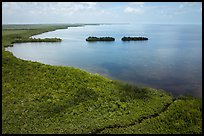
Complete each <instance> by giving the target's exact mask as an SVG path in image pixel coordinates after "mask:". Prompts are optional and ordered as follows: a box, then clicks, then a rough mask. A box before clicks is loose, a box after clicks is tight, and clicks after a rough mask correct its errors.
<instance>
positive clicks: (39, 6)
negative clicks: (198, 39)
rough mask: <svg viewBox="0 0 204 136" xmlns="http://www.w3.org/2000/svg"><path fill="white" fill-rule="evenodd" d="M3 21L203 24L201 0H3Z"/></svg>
mask: <svg viewBox="0 0 204 136" xmlns="http://www.w3.org/2000/svg"><path fill="white" fill-rule="evenodd" d="M2 23H3V24H12V23H17V24H27V23H29V24H30V23H31V24H33V23H34V24H35V23H49V24H50V23H137V24H144V23H145V24H202V3H201V2H3V3H2Z"/></svg>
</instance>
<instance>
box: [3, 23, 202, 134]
mask: <svg viewBox="0 0 204 136" xmlns="http://www.w3.org/2000/svg"><path fill="white" fill-rule="evenodd" d="M64 27H65V26H64ZM64 27H63V28H64ZM58 28H59V27H57V28H52V29H49V30H50V31H55V30H57V29H58ZM63 28H62V27H60V28H59V29H63ZM49 30H47V29H44V30H40V31H39V32H36V31H34V32H35V33H34V32H31V33H29V34H28V35H31V36H32V35H33V34H36V33H38V34H41V33H44V32H48V31H49ZM2 31H3V29H2ZM29 37H30V36H29ZM2 39H3V35H2ZM8 39H9V38H8ZM5 40H6V39H4V41H3V40H2V44H3V48H2V57H3V58H2V59H3V60H2V65H3V67H2V68H3V71H2V73H3V81H2V82H3V90H4V91H3V93H2V99H3V100H2V105H3V109H4V110H2V111H5V112H4V113H3V112H2V115H4V116H3V119H2V120H3V121H2V124H3V131H2V132H3V133H9V129H10V130H11V129H12V128H15V129H13V131H12V132H10V133H26V132H27V131H26V129H27V127H28V128H30V127H31V126H30V125H28V124H27V123H28V122H29V121H30V120H29V119H26V120H25V121H23V122H24V123H26V124H27V126H24V129H20V128H19V126H21V127H22V126H23V125H19V123H20V122H19V121H17V123H16V125H17V124H18V125H17V126H15V125H14V126H13V125H11V126H7V123H8V121H10V122H12V118H13V117H15V116H18V114H19V115H22V113H24V112H23V111H24V110H26V109H27V110H29V111H30V110H31V111H32V110H34V111H36V113H40V114H45V116H44V115H43V116H42V120H40V119H39V120H36V119H35V118H33V117H34V116H33V114H32V113H31V112H29V111H28V113H25V114H26V115H22V116H24V117H27V116H30V117H31V120H33V121H37V122H38V121H44V119H45V118H47V117H49V116H51V117H52V120H55V118H54V117H55V115H58V114H59V115H62V116H63V118H61V119H65V117H70V115H71V116H76V118H78V119H81V120H82V122H83V120H84V119H83V118H82V116H81V115H80V112H82V113H83V115H84V116H85V117H86V118H87V120H90V119H91V118H89V117H88V116H91V117H93V118H96V120H94V121H91V125H88V124H86V125H88V126H83V127H82V128H83V129H80V127H79V126H78V124H80V123H79V122H78V121H77V120H75V123H77V124H75V123H71V124H74V125H73V126H74V127H70V130H66V128H65V127H63V126H61V127H63V128H64V131H63V133H89V132H94V131H93V130H95V129H103V128H104V129H103V130H106V129H108V127H107V126H114V127H112V128H111V127H110V128H111V129H114V130H113V132H114V131H115V129H117V127H118V126H125V125H128V124H132V123H133V122H131V120H132V119H133V118H134V119H135V120H140V119H142V118H145V117H146V118H147V119H148V120H150V119H151V117H149V116H151V115H154V114H153V113H158V116H156V117H155V118H159V115H160V114H159V113H160V112H161V111H162V109H164V107H166V105H169V104H173V105H175V104H176V103H175V102H176V101H182V99H184V100H183V101H182V104H183V105H185V101H188V102H189V103H190V102H191V101H192V102H194V103H196V100H197V99H195V100H194V98H191V97H190V98H187V97H186V98H184V97H181V98H178V100H174V99H175V98H173V97H172V96H171V95H169V94H168V93H166V92H162V91H158V90H155V89H152V88H138V87H136V86H131V85H128V84H125V83H122V82H121V83H119V82H117V81H112V80H109V79H108V78H105V77H102V76H100V75H94V74H91V73H88V72H86V71H83V70H80V69H76V68H72V67H65V66H50V65H45V64H42V63H39V62H31V61H24V60H21V59H18V58H16V57H15V56H13V55H12V53H9V52H8V51H5V49H4V47H5V45H6V44H4V43H6V42H7V41H6V42H5ZM8 60H9V61H8ZM12 66H13V67H14V68H16V69H15V70H14V69H13V68H12ZM10 68H11V69H10ZM21 68H22V69H24V70H25V73H24V72H21V71H20V73H19V71H18V70H21ZM16 72H17V73H18V74H17V76H16V77H19V76H20V75H25V78H24V77H21V78H20V79H17V78H14V79H15V81H11V79H10V78H11V77H15V76H14V75H15V73H16ZM51 73H54V74H53V75H51ZM12 74H14V75H12ZM36 75H37V76H36ZM63 75H65V76H63ZM32 77H34V79H38V80H40V81H39V82H37V81H36V80H34V79H31V78H32ZM26 78H27V79H29V80H27V81H25V79H26ZM72 78H73V79H74V80H72ZM21 79H22V80H21ZM56 79H58V80H56ZM31 81H32V82H31ZM47 81H48V82H49V83H47ZM26 82H29V83H26ZM41 82H45V83H43V85H40V83H41ZM13 83H14V86H15V87H13V86H12V84H13ZM19 83H24V84H25V86H26V87H28V86H30V87H32V86H31V85H32V84H30V83H35V84H36V85H37V86H34V89H32V88H30V89H28V90H30V92H29V91H28V90H26V88H24V86H23V85H21V87H20V88H19V87H18V85H20V84H19ZM67 83H68V84H67ZM35 84H33V85H35ZM55 84H56V85H55ZM38 85H39V86H38ZM49 85H50V86H49ZM40 87H42V88H43V87H44V89H47V90H46V91H45V92H41V91H42V90H43V89H40ZM16 88H17V89H16ZM22 88H23V89H22ZM118 88H119V89H118ZM74 89H75V90H77V91H78V92H79V93H77V92H76V91H73V90H74ZM83 90H89V91H88V92H87V91H83ZM107 90H109V91H107ZM18 91H20V92H21V93H23V92H24V93H25V94H27V95H29V96H28V98H25V96H24V95H25V94H16V93H17V92H18ZM35 91H37V92H35ZM128 91H129V92H128ZM38 93H39V94H38ZM50 93H51V94H50ZM14 94H15V95H14ZM64 95H65V96H64ZM113 96H114V97H113ZM3 97H4V98H3ZM64 97H65V98H64ZM72 97H74V99H72ZM105 97H108V99H107V98H105ZM99 98H100V99H99ZM125 98H126V99H125ZM19 99H22V101H24V103H27V104H25V105H26V106H25V107H24V106H22V102H20V101H21V100H19ZM127 99H130V100H127ZM9 100H10V102H9V104H8V105H10V106H11V107H8V106H6V105H5V104H6V103H8V101H9ZM199 100H200V99H199ZM13 102H15V103H17V105H18V106H17V107H16V105H15V104H13ZM34 102H35V103H37V104H35V103H34ZM66 103H69V104H68V107H66ZM95 103H97V104H98V105H100V106H96V105H95ZM104 103H106V105H103V104H104ZM137 103H139V104H141V105H138V106H137V107H136V108H133V107H134V106H135V104H137ZM145 103H146V104H145ZM151 103H153V104H154V105H152V104H151ZM189 103H188V104H189ZM198 103H199V102H198ZM29 104H30V105H31V106H36V107H38V108H39V109H41V110H43V111H38V110H39V109H35V107H31V106H29ZM80 104H82V105H80ZM142 104H144V105H145V106H144V109H143V108H142ZM188 104H187V105H188ZM190 104H191V103H190ZM49 105H51V107H49ZM83 105H85V106H83ZM149 105H151V106H152V107H150V108H149V109H146V108H148V107H149ZM47 106H48V107H47ZM169 106H170V105H169ZM69 107H72V109H69ZM89 107H92V109H89ZM108 107H110V108H108ZM138 107H139V109H143V110H144V111H145V112H144V113H143V112H141V111H142V110H138V109H137V108H138ZM18 108H19V109H20V110H19V111H17V113H18V114H17V115H16V114H15V113H13V111H12V110H13V109H18ZM87 108H88V111H90V113H86V112H87V111H86V110H87ZM104 108H107V109H108V111H106V109H104ZM130 108H133V109H130ZM76 109H78V110H76ZM127 109H128V110H129V111H131V113H134V112H136V113H137V114H130V113H129V111H128V110H127ZM157 109H158V110H157ZM192 109H194V108H193V107H192ZM109 110H110V111H111V112H110V111H109ZM155 110H156V112H155ZM174 110H175V109H174ZM37 111H38V112H37ZM65 111H66V112H65ZM98 111H100V112H102V113H103V111H106V112H107V113H106V112H104V113H103V114H102V116H104V118H101V117H98V115H95V116H96V117H95V116H93V115H91V114H93V113H94V114H96V113H98ZM165 111H166V112H168V108H167V109H166V110H165ZM165 111H164V112H165ZM8 112H9V113H10V114H11V115H10V116H9V117H8V118H9V119H8V118H7V117H5V115H6V114H7V113H8ZM140 112H141V113H140ZM64 113H69V114H70V115H66V116H65V115H64ZM201 113H202V112H201ZM107 114H108V115H107ZM166 114H167V113H166ZM168 114H169V112H168ZM172 114H174V113H173V112H172ZM14 115H15V116H14ZM34 115H35V114H34ZM121 115H125V116H124V117H121ZM109 116H111V118H113V119H111V118H110V117H109ZM107 117H109V119H105V118H107ZM17 118H19V116H18V117H17ZM71 118H72V117H71ZM117 118H119V119H120V120H118V119H117ZM189 118H193V117H189ZM58 119H60V118H59V117H58ZM99 119H100V120H101V121H99ZM72 120H73V119H72ZM87 120H84V122H83V123H85V122H86V121H87ZM105 120H108V122H106V123H105V122H104V121H105ZM201 120H202V119H201ZM15 121H16V120H15ZM15 121H14V122H15ZM20 121H22V120H21V119H20ZM69 121H70V120H69ZM69 121H68V122H69ZM96 121H99V123H96ZM153 121H154V119H153V120H152V122H153ZM14 122H13V123H14ZM38 123H39V122H38ZM38 123H37V124H38ZM44 123H47V122H44ZM44 123H42V124H44ZM58 123H60V122H58ZM95 123H96V125H95ZM14 124H15V123H14ZM116 124H119V125H116ZM140 124H141V123H140ZM150 124H151V121H150ZM44 125H45V124H44ZM58 125H59V124H58ZM81 125H84V124H81ZM53 126H54V124H53V125H51V128H53ZM59 126H60V125H59ZM133 126H134V125H133ZM136 126H137V125H136ZM40 127H42V126H41V125H39V127H38V128H37V133H43V131H42V130H41V128H40ZM51 128H50V129H47V130H46V131H45V132H48V133H50V132H51V133H54V132H57V133H58V132H60V131H59V130H58V131H57V130H56V131H52V129H51ZM127 128H128V127H127ZM75 129H76V130H75ZM172 129H173V128H172ZM185 129H186V128H185ZM120 130H121V129H120ZM199 130H200V129H199ZM128 131H129V130H125V131H124V129H122V130H121V132H126V133H127V132H128ZM32 132H34V131H33V130H30V131H28V132H27V133H32ZM97 132H99V131H97ZM101 132H102V131H101ZM105 132H106V133H109V132H111V131H107V130H106V131H105ZM135 132H136V130H135ZM156 132H157V131H155V133H156ZM172 132H173V131H172ZM198 132H199V131H198ZM128 133H129V132H128ZM138 133H139V132H138Z"/></svg>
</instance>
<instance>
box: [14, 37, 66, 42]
mask: <svg viewBox="0 0 204 136" xmlns="http://www.w3.org/2000/svg"><path fill="white" fill-rule="evenodd" d="M61 41H62V39H60V38H45V39H41V38H26V39H15V41H13V42H12V43H23V42H61Z"/></svg>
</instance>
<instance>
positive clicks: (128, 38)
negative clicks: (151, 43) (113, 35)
mask: <svg viewBox="0 0 204 136" xmlns="http://www.w3.org/2000/svg"><path fill="white" fill-rule="evenodd" d="M121 40H122V41H142V40H148V38H146V37H123V38H122V39H121Z"/></svg>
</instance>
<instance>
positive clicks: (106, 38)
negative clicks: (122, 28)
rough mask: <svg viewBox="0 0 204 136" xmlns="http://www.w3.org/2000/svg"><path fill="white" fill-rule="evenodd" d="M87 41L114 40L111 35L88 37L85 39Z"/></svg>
mask: <svg viewBox="0 0 204 136" xmlns="http://www.w3.org/2000/svg"><path fill="white" fill-rule="evenodd" d="M86 41H88V42H94V41H115V38H113V37H99V38H98V37H90V36H89V37H88V38H87V39H86Z"/></svg>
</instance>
